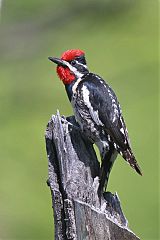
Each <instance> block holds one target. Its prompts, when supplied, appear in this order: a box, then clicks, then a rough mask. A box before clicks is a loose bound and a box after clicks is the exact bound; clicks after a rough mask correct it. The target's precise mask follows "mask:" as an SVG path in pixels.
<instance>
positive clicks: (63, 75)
mask: <svg viewBox="0 0 160 240" xmlns="http://www.w3.org/2000/svg"><path fill="white" fill-rule="evenodd" d="M82 55H84V52H83V51H82V50H80V49H71V50H67V51H66V52H64V53H63V54H62V56H61V59H62V60H65V61H72V60H73V59H75V58H76V57H79V56H82ZM57 74H58V76H59V78H60V79H61V80H62V81H63V83H64V84H70V83H71V82H72V81H74V80H75V76H74V74H73V73H72V72H71V71H70V70H69V68H67V67H66V68H64V67H62V66H57Z"/></svg>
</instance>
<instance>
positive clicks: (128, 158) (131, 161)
mask: <svg viewBox="0 0 160 240" xmlns="http://www.w3.org/2000/svg"><path fill="white" fill-rule="evenodd" d="M122 156H123V158H124V159H125V160H126V161H127V162H128V163H129V164H130V166H131V167H132V168H133V169H135V170H136V172H137V173H138V174H139V175H141V176H142V171H141V169H140V167H139V165H138V163H137V161H136V159H135V157H134V155H133V153H132V152H131V150H130V149H127V150H125V151H123V152H122Z"/></svg>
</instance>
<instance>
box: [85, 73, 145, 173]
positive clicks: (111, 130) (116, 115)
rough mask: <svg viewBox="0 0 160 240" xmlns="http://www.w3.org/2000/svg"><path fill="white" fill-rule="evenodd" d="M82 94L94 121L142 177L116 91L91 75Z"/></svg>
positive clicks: (97, 77)
mask: <svg viewBox="0 0 160 240" xmlns="http://www.w3.org/2000/svg"><path fill="white" fill-rule="evenodd" d="M81 92H82V96H83V100H84V104H85V105H86V107H87V108H88V111H89V113H90V116H91V117H92V119H93V121H94V122H95V123H96V124H97V125H100V126H102V127H103V129H104V131H105V132H106V133H107V134H108V135H109V136H110V137H111V140H112V141H113V144H114V147H115V149H116V150H117V151H118V152H119V153H120V154H121V155H122V156H123V158H124V159H125V160H126V161H127V162H128V163H129V164H130V165H131V167H132V168H134V169H135V170H136V171H137V172H138V173H139V174H140V175H142V172H141V170H140V167H139V165H138V163H137V161H136V159H135V157H134V155H133V153H132V150H131V146H130V140H129V136H128V131H127V128H126V125H125V122H124V119H123V116H122V112H121V108H120V105H119V102H118V100H117V97H116V95H115V93H114V91H113V90H112V89H111V88H110V87H109V86H108V85H107V84H106V83H105V81H104V80H103V79H101V78H100V77H99V76H97V75H94V74H93V75H92V76H91V75H90V74H89V75H88V78H86V79H85V81H84V82H83V84H82V89H81Z"/></svg>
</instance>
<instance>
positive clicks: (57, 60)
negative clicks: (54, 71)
mask: <svg viewBox="0 0 160 240" xmlns="http://www.w3.org/2000/svg"><path fill="white" fill-rule="evenodd" d="M48 59H49V60H50V61H51V62H54V63H56V64H57V65H59V66H63V67H66V64H65V61H63V60H61V59H59V58H56V57H48Z"/></svg>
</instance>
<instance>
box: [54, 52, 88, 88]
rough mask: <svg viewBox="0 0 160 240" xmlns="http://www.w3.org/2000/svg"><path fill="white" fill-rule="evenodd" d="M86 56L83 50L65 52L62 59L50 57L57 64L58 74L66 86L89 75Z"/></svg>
mask: <svg viewBox="0 0 160 240" xmlns="http://www.w3.org/2000/svg"><path fill="white" fill-rule="evenodd" d="M84 55H85V53H84V52H83V51H82V50H79V49H72V50H67V51H66V52H64V53H63V54H62V56H61V58H56V57H49V60H50V61H52V62H54V63H56V64H57V74H58V76H59V78H60V79H61V80H62V81H63V83H64V84H65V85H66V84H70V83H71V82H72V81H74V80H76V79H78V78H80V77H82V76H83V75H85V74H87V73H88V68H87V65H86V60H85V56H84Z"/></svg>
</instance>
